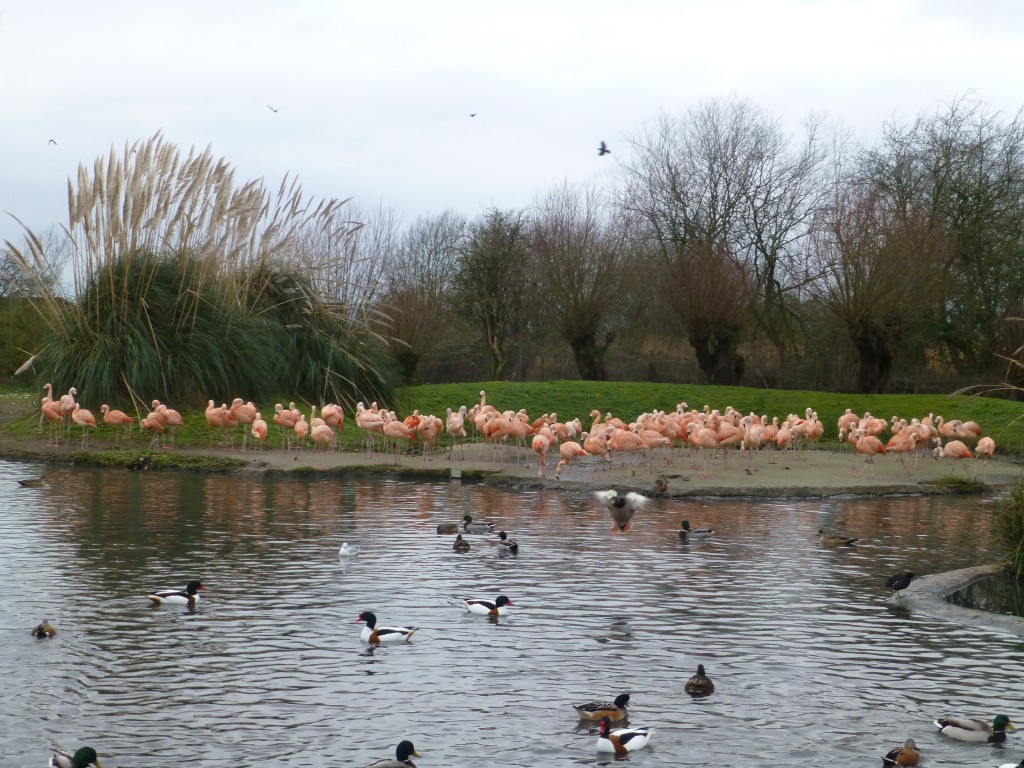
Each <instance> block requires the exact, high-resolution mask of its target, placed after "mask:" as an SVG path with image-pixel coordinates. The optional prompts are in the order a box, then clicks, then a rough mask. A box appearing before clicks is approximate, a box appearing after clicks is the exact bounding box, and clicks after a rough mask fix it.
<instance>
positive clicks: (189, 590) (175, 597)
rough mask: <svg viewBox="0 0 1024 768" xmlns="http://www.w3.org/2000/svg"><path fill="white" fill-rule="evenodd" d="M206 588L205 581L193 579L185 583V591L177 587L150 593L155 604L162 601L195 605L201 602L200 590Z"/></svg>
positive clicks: (150, 597)
mask: <svg viewBox="0 0 1024 768" xmlns="http://www.w3.org/2000/svg"><path fill="white" fill-rule="evenodd" d="M200 589H206V587H204V586H203V583H202V582H201V581H199V580H198V579H193V580H192V581H190V582H189V583H188V584H186V585H185V591H184V592H182V591H181V590H177V589H164V590H161V591H159V592H153V593H151V594H150V595H149V599H150V600H152V601H153V605H160V604H161V603H172V604H175V605H195V604H196V603H198V602H199V590H200Z"/></svg>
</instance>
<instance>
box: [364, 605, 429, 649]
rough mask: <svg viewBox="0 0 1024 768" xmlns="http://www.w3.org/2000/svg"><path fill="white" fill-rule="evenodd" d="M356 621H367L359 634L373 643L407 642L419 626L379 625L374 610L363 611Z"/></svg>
mask: <svg viewBox="0 0 1024 768" xmlns="http://www.w3.org/2000/svg"><path fill="white" fill-rule="evenodd" d="M356 621H357V622H360V621H365V622H366V626H365V627H363V631H362V632H361V633H360V634H359V639H360V640H362V641H363V642H364V643H370V644H372V645H379V644H380V643H402V642H406V641H408V640H409V639H410V638H411V637H412V635H413V632H415V631H416V629H417V627H378V626H377V616H376V614H374V613H373V612H372V611H363V612H362V613H360V614H359V618H358V619H356Z"/></svg>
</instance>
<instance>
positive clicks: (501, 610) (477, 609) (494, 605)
mask: <svg viewBox="0 0 1024 768" xmlns="http://www.w3.org/2000/svg"><path fill="white" fill-rule="evenodd" d="M462 605H463V607H464V608H465V609H466V610H467V611H469V612H470V613H475V614H477V615H478V616H505V615H507V614H508V608H506V607H505V606H506V605H515V603H513V602H512V601H511V600H509V599H508V598H507V597H506V596H505V595H498V597H497V598H495V600H494V602H491V601H490V600H478V599H476V598H472V597H468V598H466V599H465V600H463V601H462Z"/></svg>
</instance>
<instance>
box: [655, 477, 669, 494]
mask: <svg viewBox="0 0 1024 768" xmlns="http://www.w3.org/2000/svg"><path fill="white" fill-rule="evenodd" d="M654 492H655V493H667V492H668V480H666V479H665V478H664V477H659V478H658V479H657V480H655V481H654Z"/></svg>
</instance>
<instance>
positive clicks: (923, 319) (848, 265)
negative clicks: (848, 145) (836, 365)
mask: <svg viewBox="0 0 1024 768" xmlns="http://www.w3.org/2000/svg"><path fill="white" fill-rule="evenodd" d="M822 223H823V226H822V227H821V228H820V229H818V230H817V232H816V235H815V244H816V250H817V255H818V257H819V258H820V259H821V263H822V266H823V268H824V270H825V271H826V274H827V277H826V279H825V280H824V281H823V282H822V283H821V284H820V286H819V289H820V299H821V301H822V303H823V305H824V307H825V309H826V311H827V312H828V314H829V315H830V316H831V317H832V318H833V321H834V322H836V323H837V324H838V325H839V326H840V327H841V328H843V329H844V330H845V332H846V334H847V337H848V338H849V340H850V342H851V343H852V345H853V347H854V349H855V350H856V352H857V360H858V368H857V374H856V377H857V379H856V383H855V385H854V386H855V389H856V391H858V392H864V393H870V394H878V393H883V392H885V391H886V389H887V388H888V385H889V380H890V376H891V374H892V369H893V364H894V361H895V360H896V359H897V357H898V356H899V355H900V354H901V352H902V351H903V350H904V349H905V348H907V347H908V346H909V347H914V346H916V347H917V348H918V349H921V348H923V346H924V345H925V341H924V337H925V336H926V335H927V333H926V329H927V327H928V325H929V321H930V320H931V313H932V312H933V311H934V308H935V296H937V295H942V294H943V291H944V289H945V283H946V281H947V273H946V270H945V265H946V263H947V258H948V256H947V254H948V249H947V245H948V243H947V240H946V238H945V235H944V233H943V232H942V231H941V230H936V229H935V228H934V227H933V226H932V225H931V221H930V217H929V216H928V215H927V213H926V212H923V211H914V210H905V209H904V210H900V209H897V208H896V207H894V206H893V205H891V201H889V200H887V199H885V198H884V197H883V196H881V195H880V194H878V193H877V191H875V190H872V189H871V188H869V187H867V186H865V185H856V184H851V185H849V186H846V187H844V188H840V189H839V190H838V192H837V194H836V198H835V201H834V206H833V207H832V208H831V210H830V212H829V213H828V215H827V216H826V217H825V221H823V222H822ZM914 342H916V344H915V343H914Z"/></svg>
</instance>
